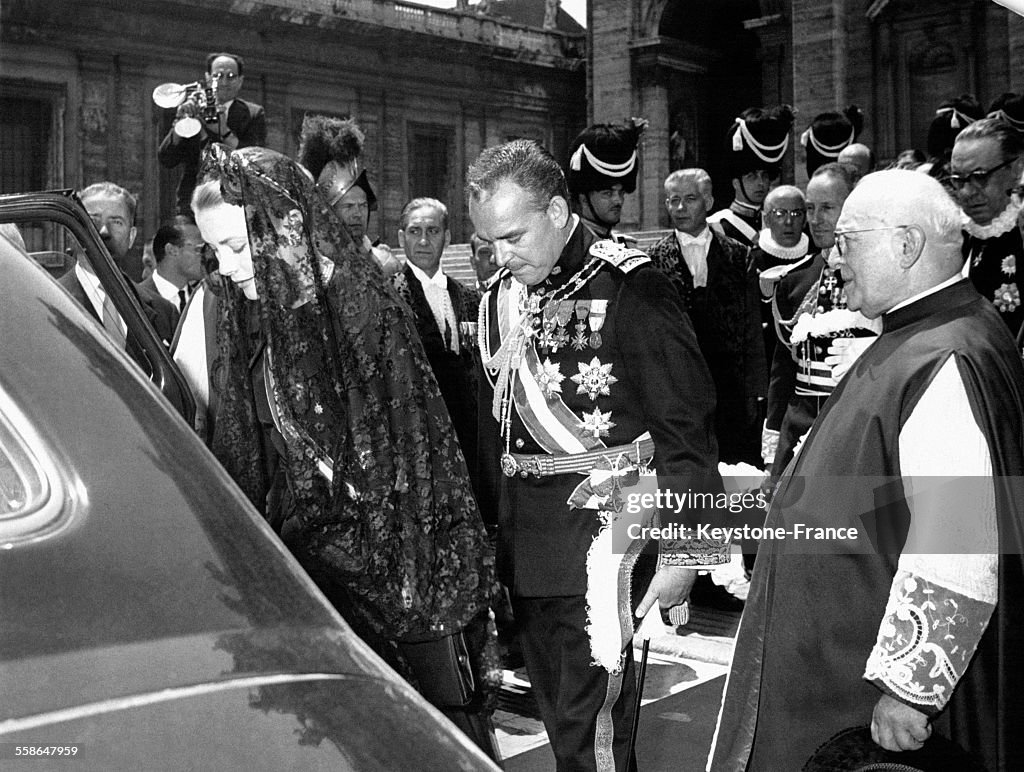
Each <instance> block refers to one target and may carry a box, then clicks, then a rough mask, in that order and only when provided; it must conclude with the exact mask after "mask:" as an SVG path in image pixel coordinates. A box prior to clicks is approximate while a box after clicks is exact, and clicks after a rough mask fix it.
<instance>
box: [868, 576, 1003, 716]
mask: <svg viewBox="0 0 1024 772" xmlns="http://www.w3.org/2000/svg"><path fill="white" fill-rule="evenodd" d="M994 608H995V606H994V605H993V604H991V603H987V602H985V601H981V600H977V599H975V598H971V597H969V596H967V595H963V594H961V593H958V592H956V591H955V590H951V589H948V588H946V587H943V586H942V585H939V584H935V583H931V582H928V581H926V580H924V579H922V578H921V577H919V576H917V575H915V574H912V573H909V572H907V571H899V572H898V573H897V574H896V578H895V579H894V580H893V583H892V591H891V592H890V594H889V602H888V603H887V604H886V607H885V616H884V618H883V619H882V624H881V626H880V627H879V629H878V640H877V641H876V643H875V646H874V648H873V649H872V650H871V654H870V656H869V657H868V660H867V664H866V666H865V670H864V678H865V679H867V680H868V681H871V682H872V683H874V684H875V686H877V687H878V688H880V689H882V690H883V691H884V692H886V693H888V694H890V695H892V696H893V697H895V698H896V699H898V700H900V701H901V702H905V703H907V704H908V705H911V706H912V707H914V708H917V709H918V710H920V711H922V712H924V713H928V714H929V715H934V714H936V713H938V712H939V711H940V710H942V708H943V707H945V705H946V703H947V702H948V701H949V698H950V696H951V695H952V693H953V689H954V688H956V685H957V682H958V681H959V680H960V677H961V676H962V675H963V674H964V671H966V670H967V666H968V665H969V664H970V661H971V657H972V656H973V655H974V651H975V649H976V648H977V647H978V642H979V641H980V640H981V636H982V633H984V632H985V627H986V626H987V625H988V620H989V618H990V617H991V616H992V610H993V609H994Z"/></svg>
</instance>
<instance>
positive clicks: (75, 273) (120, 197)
mask: <svg viewBox="0 0 1024 772" xmlns="http://www.w3.org/2000/svg"><path fill="white" fill-rule="evenodd" d="M79 197H80V198H81V200H82V204H83V206H84V207H85V211H86V212H87V213H88V214H89V217H90V218H92V221H93V224H94V225H95V226H96V230H98V231H99V234H100V238H101V239H103V243H104V245H106V247H107V251H109V252H110V256H111V257H112V258H114V262H115V263H116V264H117V265H118V267H119V268H121V270H122V273H123V272H124V260H125V256H126V255H127V254H128V250H129V249H131V246H132V243H134V241H135V235H136V233H137V231H136V229H135V210H136V205H137V203H136V198H135V196H133V195H132V194H131V193H130V192H129V191H127V190H125V189H124V188H122V187H121V186H120V185H116V184H114V183H113V182H97V183H95V184H93V185H90V186H89V187H87V188H85V189H84V190H82V191H81V193H79ZM124 278H125V281H126V282H127V283H128V286H129V288H131V289H133V290H134V291H135V294H136V296H137V298H138V300H139V304H140V305H141V306H142V310H143V311H144V312H145V314H146V317H147V318H148V319H149V322H150V324H152V325H153V328H154V329H155V330H156V333H157V335H158V336H159V337H160V339H161V340H163V341H164V342H165V343H169V342H170V340H171V338H172V337H173V336H174V327H175V324H176V323H177V312H176V310H175V308H174V306H173V305H171V304H170V303H168V302H167V301H166V300H164V299H163V298H162V297H160V295H159V293H157V292H155V291H152V290H149V289H147V288H146V287H144V286H142V285H141V284H136V283H135V282H133V281H132V280H131V279H130V278H129V277H128V274H127V273H124ZM58 282H59V283H60V285H61V286H63V287H64V289H66V290H67V291H68V292H70V293H71V296H72V297H74V298H75V299H76V300H77V301H78V302H79V303H81V304H82V306H83V307H84V308H85V310H86V311H88V312H89V313H90V314H92V316H93V317H95V318H96V320H97V321H99V322H100V324H102V325H103V328H104V329H105V330H106V331H107V332H108V333H109V334H110V336H111V337H112V338H113V339H114V341H115V342H116V343H118V345H120V346H121V347H123V348H125V349H126V350H127V352H128V355H129V356H131V357H132V359H134V360H135V361H136V362H137V363H138V364H139V365H140V366H141V367H142V369H143V370H146V371H147V372H149V371H150V365H149V362H148V360H147V359H146V358H145V355H144V353H143V352H142V348H141V347H140V346H139V345H138V342H137V341H135V339H134V337H133V336H131V335H129V334H128V327H127V325H126V324H125V321H124V319H123V318H121V315H120V314H119V313H118V312H117V310H116V309H115V308H114V306H113V304H112V303H111V302H110V301H109V299H108V297H107V291H106V289H105V288H104V287H103V285H102V284H101V283H100V280H99V278H98V277H97V276H96V273H95V271H94V270H93V267H92V264H91V263H90V262H89V259H88V257H87V256H86V255H85V254H84V252H83V253H81V254H79V255H78V260H77V262H76V264H75V266H74V268H72V269H71V270H70V271H68V272H67V273H66V274H64V276H62V277H61V278H60V279H58Z"/></svg>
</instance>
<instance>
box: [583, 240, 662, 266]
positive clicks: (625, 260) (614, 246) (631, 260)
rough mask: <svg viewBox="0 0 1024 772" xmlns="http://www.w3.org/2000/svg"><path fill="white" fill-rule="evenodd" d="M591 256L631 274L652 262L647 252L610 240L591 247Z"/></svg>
mask: <svg viewBox="0 0 1024 772" xmlns="http://www.w3.org/2000/svg"><path fill="white" fill-rule="evenodd" d="M590 254H591V255H593V256H594V257H599V258H601V259H602V260H604V261H605V262H606V263H610V264H611V265H612V266H614V267H615V268H618V269H619V270H620V271H622V272H623V273H630V272H631V271H634V270H636V269H637V268H639V267H640V266H642V265H646V264H647V263H649V262H651V258H649V257H648V256H647V253H646V252H642V251H641V250H639V249H631V248H630V247H627V246H625V245H623V244H619V243H617V242H614V241H612V240H610V239H605V240H603V241H597V242H595V243H594V244H593V245H592V246H591V247H590Z"/></svg>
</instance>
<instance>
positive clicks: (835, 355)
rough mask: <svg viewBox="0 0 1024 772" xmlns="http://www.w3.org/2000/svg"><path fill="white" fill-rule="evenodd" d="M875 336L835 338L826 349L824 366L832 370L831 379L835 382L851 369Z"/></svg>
mask: <svg viewBox="0 0 1024 772" xmlns="http://www.w3.org/2000/svg"><path fill="white" fill-rule="evenodd" d="M876 337H877V336H875V335H872V336H870V337H867V338H836V339H835V340H833V341H832V345H831V346H829V347H828V356H826V357H825V364H826V365H828V366H829V367H830V368H832V377H833V378H835V379H836V380H837V381H838V380H839V379H841V378H842V377H843V376H844V375H846V373H847V372H848V371H849V369H850V368H851V367H853V363H854V362H856V361H857V358H858V357H859V356H860V355H861V354H863V353H864V352H865V351H866V350H867V348H868V346H870V345H871V344H872V343H874V342H875V338H876Z"/></svg>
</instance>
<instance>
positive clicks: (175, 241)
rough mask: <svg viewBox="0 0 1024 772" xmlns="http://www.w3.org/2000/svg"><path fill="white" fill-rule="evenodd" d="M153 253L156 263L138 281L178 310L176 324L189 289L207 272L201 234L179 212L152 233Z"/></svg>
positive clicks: (189, 292)
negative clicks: (148, 272) (149, 272)
mask: <svg viewBox="0 0 1024 772" xmlns="http://www.w3.org/2000/svg"><path fill="white" fill-rule="evenodd" d="M153 255H154V258H155V259H156V267H155V268H154V269H153V272H152V273H151V274H150V275H149V276H147V277H146V278H145V279H143V280H142V281H141V282H140V283H139V289H140V291H141V290H146V291H149V292H155V293H157V294H158V295H159V296H160V297H162V298H163V299H164V300H166V301H167V302H169V303H171V304H172V305H173V306H174V308H175V310H176V311H177V312H178V313H177V314H175V324H177V319H178V315H179V314H180V313H181V312H183V311H184V310H185V303H186V302H188V299H189V297H190V296H191V295H192V290H193V289H194V288H195V287H196V285H197V284H198V283H199V282H200V281H202V280H203V279H204V278H205V276H206V272H205V271H204V270H203V237H202V236H201V235H200V233H199V228H197V227H196V224H195V221H194V220H193V219H192V218H191V217H189V216H187V215H183V214H179V215H175V216H174V217H173V218H171V219H170V220H168V221H167V222H165V223H164V224H163V225H161V226H160V229H159V230H158V231H157V232H156V236H154V237H153Z"/></svg>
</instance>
